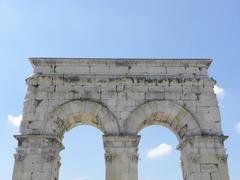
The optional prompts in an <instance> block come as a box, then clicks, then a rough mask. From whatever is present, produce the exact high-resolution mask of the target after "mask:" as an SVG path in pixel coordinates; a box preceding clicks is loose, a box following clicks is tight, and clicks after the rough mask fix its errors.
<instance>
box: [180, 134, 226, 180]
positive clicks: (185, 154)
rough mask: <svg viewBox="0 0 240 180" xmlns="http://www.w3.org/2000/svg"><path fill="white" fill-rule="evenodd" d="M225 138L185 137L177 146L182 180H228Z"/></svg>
mask: <svg viewBox="0 0 240 180" xmlns="http://www.w3.org/2000/svg"><path fill="white" fill-rule="evenodd" d="M226 138H227V137H226V136H218V135H212V136H211V135H206V136H187V137H185V138H184V139H183V140H182V142H181V143H180V144H179V146H178V149H179V150H180V151H181V164H182V170H183V179H184V180H229V175H228V166H227V155H226V152H225V149H224V144H223V142H224V140H225V139H226Z"/></svg>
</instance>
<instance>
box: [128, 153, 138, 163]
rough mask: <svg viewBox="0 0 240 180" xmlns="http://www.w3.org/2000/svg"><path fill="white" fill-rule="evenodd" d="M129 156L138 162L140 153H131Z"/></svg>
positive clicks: (131, 159)
mask: <svg viewBox="0 0 240 180" xmlns="http://www.w3.org/2000/svg"><path fill="white" fill-rule="evenodd" d="M128 157H129V159H130V161H133V162H138V159H139V155H138V154H133V155H129V156H128Z"/></svg>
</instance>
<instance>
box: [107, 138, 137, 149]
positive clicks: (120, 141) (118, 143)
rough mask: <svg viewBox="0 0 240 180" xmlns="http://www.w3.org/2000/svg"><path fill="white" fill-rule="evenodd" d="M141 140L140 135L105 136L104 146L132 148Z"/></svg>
mask: <svg viewBox="0 0 240 180" xmlns="http://www.w3.org/2000/svg"><path fill="white" fill-rule="evenodd" d="M139 141H140V136H138V135H137V136H128V135H127V136H105V135H104V136H103V142H104V147H105V148H108V147H112V148H117V147H119V148H124V147H125V148H131V147H134V148H135V147H137V146H138V144H139Z"/></svg>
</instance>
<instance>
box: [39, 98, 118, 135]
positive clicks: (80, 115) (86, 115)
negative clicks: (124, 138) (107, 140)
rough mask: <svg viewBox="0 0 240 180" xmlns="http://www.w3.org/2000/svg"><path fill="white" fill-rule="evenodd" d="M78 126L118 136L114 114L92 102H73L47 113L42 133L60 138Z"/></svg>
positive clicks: (101, 105)
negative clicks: (89, 127)
mask: <svg viewBox="0 0 240 180" xmlns="http://www.w3.org/2000/svg"><path fill="white" fill-rule="evenodd" d="M78 125H92V126H94V127H96V128H98V129H99V130H100V131H102V132H103V134H106V135H118V134H119V127H118V123H117V120H116V118H115V116H114V114H113V113H112V112H111V111H110V110H109V109H108V108H107V107H106V106H104V105H103V104H100V103H98V102H95V101H93V100H73V101H69V102H66V103H64V104H62V105H60V106H58V107H57V108H56V109H55V110H53V111H52V112H51V113H49V115H48V119H47V122H46V124H44V128H43V131H44V132H43V133H44V134H45V133H46V134H53V135H56V136H58V137H59V138H62V136H63V135H64V132H65V131H69V130H70V129H72V128H74V127H75V126H78Z"/></svg>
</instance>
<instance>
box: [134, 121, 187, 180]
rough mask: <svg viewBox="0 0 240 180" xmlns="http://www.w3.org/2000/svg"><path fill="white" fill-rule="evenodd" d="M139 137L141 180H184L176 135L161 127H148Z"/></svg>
mask: <svg viewBox="0 0 240 180" xmlns="http://www.w3.org/2000/svg"><path fill="white" fill-rule="evenodd" d="M139 135H141V140H140V143H139V157H140V158H139V165H138V168H139V170H138V172H139V180H158V179H170V180H171V179H182V170H181V164H180V152H179V151H178V150H176V147H177V145H178V143H179V142H178V139H177V137H176V135H175V134H174V133H173V132H172V131H170V130H169V129H168V128H166V127H163V126H160V125H151V126H147V127H145V128H143V129H142V130H141V131H140V132H139Z"/></svg>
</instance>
